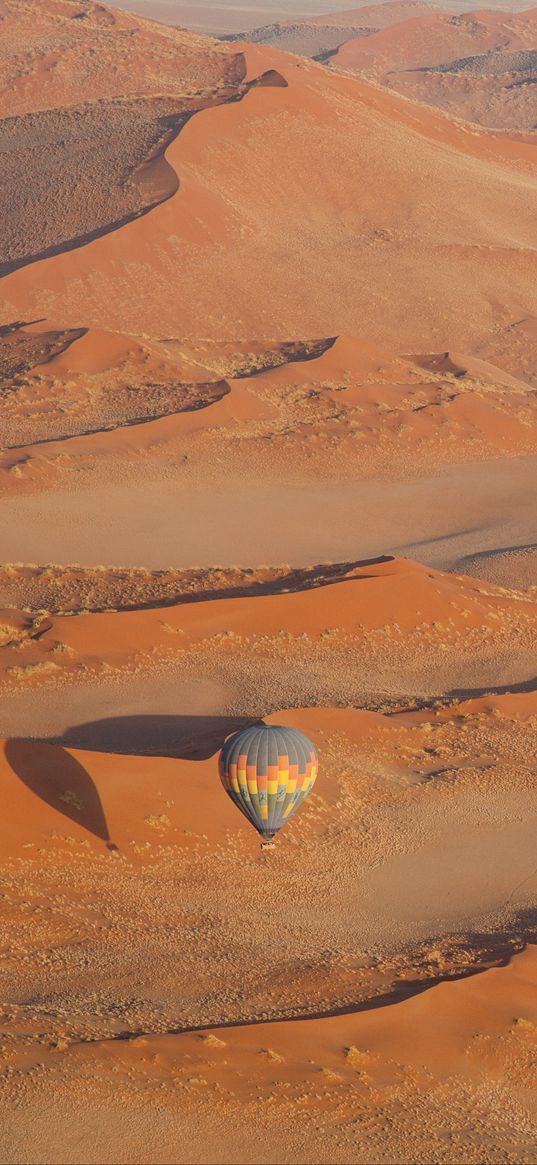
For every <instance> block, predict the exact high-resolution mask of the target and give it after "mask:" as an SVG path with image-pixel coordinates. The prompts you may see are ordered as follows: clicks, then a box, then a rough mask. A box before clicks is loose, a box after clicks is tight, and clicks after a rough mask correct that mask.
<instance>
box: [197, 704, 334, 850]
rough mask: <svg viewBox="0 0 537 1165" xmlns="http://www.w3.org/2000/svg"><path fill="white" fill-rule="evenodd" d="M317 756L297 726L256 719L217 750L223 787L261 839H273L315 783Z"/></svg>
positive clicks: (309, 741)
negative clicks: (260, 722)
mask: <svg viewBox="0 0 537 1165" xmlns="http://www.w3.org/2000/svg"><path fill="white" fill-rule="evenodd" d="M317 765H318V757H317V753H316V751H315V749H314V747H313V745H312V743H311V740H308V738H307V736H304V734H303V733H302V732H298V731H297V729H296V728H284V727H281V726H280V725H275V724H274V725H273V724H257V725H255V726H254V727H253V728H241V729H240V730H239V732H234V733H233V735H232V736H229V737H228V739H227V740H226V742H225V744H224V747H223V749H222V752H221V753H220V761H219V768H220V778H221V780H222V784H223V786H224V788H225V790H226V792H227V793H228V794H229V796H230V797H231V800H232V801H234V803H235V805H237V807H238V808H239V809H240V810H241V812H242V813H244V815H245V817H247V818H248V820H249V821H250V822H251V823H252V825H253V826H254V828H255V829H257V831H258V833H260V834H261V836H262V837H263V838H267V839H268V838H272V837H274V834H275V833H277V832H278V830H279V829H281V827H282V825H285V822H286V821H289V820H290V818H291V817H292V816H293V813H295V812H296V810H297V809H298V808H299V806H300V805H301V804H302V802H303V801H305V799H306V797H307V796H308V794H309V793H311V790H312V788H313V786H314V784H315V779H316V777H317Z"/></svg>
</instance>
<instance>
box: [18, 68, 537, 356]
mask: <svg viewBox="0 0 537 1165" xmlns="http://www.w3.org/2000/svg"><path fill="white" fill-rule="evenodd" d="M245 51H246V55H247V56H248V60H249V69H250V73H249V77H251V78H254V79H255V78H259V77H261V76H262V75H263V74H266V73H267V71H270V70H271V69H272V70H276V72H278V73H279V74H280V76H281V77H283V78H284V79H285V81H286V87H285V88H283V87H281V86H279V87H274V83H271V84H270V85H269V86H256V87H254V88H252V89H251V90H250V92H249V93H248V94H247V96H246V97H245V98H244V99H243V101H241V102H240V103H238V104H233V105H228V106H224V107H222V106H221V107H220V108H217V109H211V110H207V111H205V112H203V113H200V114H197V115H196V116H194V117H193V118H191V120H190V121H189V123H188V125H187V126H186V127H185V129H184V130H183V131H182V133H181V134H180V136H179V138H178V139H177V140H176V141H175V142H174V143H172V145H171V146H170V147H169V149H168V152H167V159H168V162H169V163H170V165H171V166H172V167H173V169H174V170H175V172H176V173H177V175H178V178H179V182H180V186H179V189H178V191H177V193H176V194H175V195H174V196H173V197H172V198H170V199H168V201H167V202H166V203H164V204H163V205H162V206H160V207H157V208H156V210H154V211H152V212H151V213H150V214H148V215H146V216H145V217H144V218H143V219H139V220H138V221H136V222H132V223H130V224H128V225H127V226H125V227H123V228H122V229H121V230H118V231H115V232H114V233H113V234H112V235H108V236H106V237H105V238H102V239H97V240H95V241H94V242H92V243H90V244H89V245H88V246H86V247H83V248H81V249H80V250H79V251H77V252H76V254H75V253H69V254H64V255H58V256H56V257H54V258H51V259H49V260H46V261H44V263H43V264H41V263H37V264H34V265H33V266H32V268H31V269H28V270H23V271H19V272H15V273H13V274H11V275H9V276H7V277H6V278H5V279H4V280H3V282H2V286H1V292H0V294H1V300H2V308H3V312H4V313H5V315H6V316H7V317H8V318H10V319H20V318H28V312H31V316H30V318H38V317H40V316H43V315H47V316H48V317H49V318H55V319H57V320H60V321H61V322H62V326H79V325H80V321H81V320H82V319H83V320H84V322H85V324H86V325H89V326H95V327H101V328H102V327H111V328H112V329H116V330H118V331H127V332H130V333H131V334H139V333H140V332H141V331H142V332H146V333H149V334H153V335H155V334H160V335H162V331H163V329H165V330H166V332H167V333H168V334H169V335H171V336H174V335H175V336H178V335H181V334H182V335H190V336H195V335H196V334H198V335H199V333H200V331H201V325H200V320H203V333H204V335H211V336H212V337H213V338H215V339H229V338H238V339H240V338H246V337H247V336H252V335H257V336H261V335H265V336H274V337H278V336H279V337H280V338H282V339H289V338H290V337H298V336H308V335H310V336H312V335H326V334H327V333H328V334H330V333H332V334H334V335H335V334H338V333H340V332H342V331H347V332H348V333H349V334H352V332H353V331H354V330H355V324H356V319H357V318H359V319H360V330H361V331H362V332H363V333H365V334H366V335H368V336H369V337H370V338H371V339H374V340H377V341H380V342H383V343H386V344H387V345H388V346H390V345H392V346H395V347H396V349H399V350H401V347H403V348H404V349H406V350H408V351H412V350H414V351H420V350H421V351H423V350H424V348H425V350H427V348H429V350H431V351H435V350H441V349H443V348H448V347H450V346H451V347H452V346H454V345H456V347H458V348H460V347H461V345H462V346H463V347H468V346H469V350H470V351H471V350H472V346H473V345H475V344H476V342H477V341H479V340H483V338H484V336H485V334H486V333H487V332H488V331H489V330H490V327H491V325H492V324H493V323H495V324H500V325H502V323H503V324H507V323H508V322H509V321H511V320H513V319H514V318H515V316H516V317H519V316H520V314H521V312H523V313H526V315H528V316H533V315H534V314H535V313H536V308H537V299H536V291H535V288H536V286H537V280H536V279H535V254H534V248H533V242H534V220H535V208H536V206H537V183H536V177H535V159H534V145H533V143H531V142H529V141H528V142H526V141H524V140H511V139H509V138H508V137H501V136H498V135H495V136H491V135H487V134H481V135H479V134H474V133H473V134H469V133H468V132H467V131H466V130H465V129H464V128H463V127H462V126H457V125H453V124H452V123H450V122H449V121H448V120H447V119H445V118H443V117H441V116H440V115H437V114H434V113H432V112H430V111H427V110H425V109H424V108H422V107H418V106H412V105H409V104H408V103H407V102H403V101H401V100H400V99H399V98H397V97H396V96H391V95H389V94H385V93H383V92H381V91H380V90H379V89H377V88H375V87H372V86H370V85H368V84H367V83H365V82H363V81H360V80H353V79H349V78H346V77H339V76H337V75H336V74H327V73H326V71H325V70H323V69H322V67H321V66H317V65H314V64H309V63H301V62H298V61H296V59H295V58H292V57H287V56H285V55H283V54H278V53H276V52H275V51H274V50H268V49H260V48H259V47H257V48H254V47H252V48H250V49H247V50H245ZM349 143H350V145H349ZM245 167H246V170H247V172H248V182H247V183H245V181H244V173H245ZM366 173H367V183H366V182H364V181H363V178H362V176H363V175H364V174H366ZM417 173H419V174H420V181H419V183H418V184H417V185H416V181H415V176H416V174H417ZM269 174H272V175H275V174H279V175H280V176H281V177H280V178H278V179H273V180H272V181H268V180H267V175H269ZM386 192H389V195H388V197H386ZM284 207H285V210H284ZM334 209H336V210H337V214H334ZM282 252H285V254H286V262H285V264H282V263H281V262H280V260H279V258H278V256H280V255H281V254H282ZM112 284H113V286H114V288H115V295H114V297H113V298H112V299H111V297H110V294H109V289H110V286H111V285H112ZM141 286H143V287H144V294H143V296H142V295H141V294H140V287H141ZM312 286H313V287H315V295H314V296H312V295H311V294H310V292H311V287H312ZM45 288H46V290H45ZM224 305H225V306H224ZM439 305H440V306H439ZM468 305H470V307H468ZM23 308H24V310H23Z"/></svg>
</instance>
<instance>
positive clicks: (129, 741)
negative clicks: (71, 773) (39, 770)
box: [48, 714, 262, 760]
mask: <svg viewBox="0 0 537 1165" xmlns="http://www.w3.org/2000/svg"><path fill="white" fill-rule="evenodd" d="M260 723H262V721H260V719H259V717H258V716H254V717H252V716H250V717H247V716H164V715H157V714H155V715H143V716H110V717H109V718H108V719H103V720H90V721H88V723H87V724H77V725H75V726H73V727H72V728H68V729H67V730H66V731H65V732H64V733H62V735H61V736H56V737H50V738H49V740H48V743H49V744H60V745H65V746H66V747H67V748H85V749H88V750H90V751H91V750H92V749H93V750H96V751H99V752H119V753H125V754H131V755H135V756H170V757H175V758H176V759H177V760H208V759H209V757H211V756H213V755H214V753H215V752H218V750H219V749H220V748H221V747H222V745H223V743H224V740H225V739H226V736H229V734H230V733H231V732H235V731H236V730H237V729H238V728H249V727H250V726H251V725H253V724H260Z"/></svg>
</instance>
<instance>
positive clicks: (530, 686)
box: [447, 676, 537, 700]
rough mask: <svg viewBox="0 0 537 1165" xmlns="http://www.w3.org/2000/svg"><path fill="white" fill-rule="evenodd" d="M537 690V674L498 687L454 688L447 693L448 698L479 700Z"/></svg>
mask: <svg viewBox="0 0 537 1165" xmlns="http://www.w3.org/2000/svg"><path fill="white" fill-rule="evenodd" d="M536 690H537V676H533V677H532V679H531V680H521V681H520V682H519V683H517V684H515V683H513V684H500V685H499V686H498V687H491V685H490V684H489V686H488V688H453V689H452V690H451V691H450V692H448V693H447V699H448V700H453V699H457V700H478V699H481V697H482V696H515V695H517V694H520V693H522V692H535V691H536Z"/></svg>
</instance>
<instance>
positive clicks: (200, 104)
mask: <svg viewBox="0 0 537 1165" xmlns="http://www.w3.org/2000/svg"><path fill="white" fill-rule="evenodd" d="M238 55H239V56H240V57H242V56H243V54H242V53H241V54H238ZM243 75H244V74H243ZM287 84H288V83H287V81H286V80H285V77H283V76H282V75H281V73H278V72H277V70H276V69H268V70H267V71H266V72H264V73H262V74H261V75H260V76H259V77H255V78H254V80H252V81H246V82H242V83H241V82H238V83H237V84H236V86H235V87H234V88H227V89H223V90H221V91H217V92H216V93H213V94H211V95H209V96H205V97H201V98H190V99H188V98H186V99H185V106H186V108H185V109H183V110H179V111H178V112H177V113H174V114H168V115H166V116H163V117H161V118H159V121H160V123H161V125H162V127H163V137H162V140H161V142H160V143H159V144H158V146H157V147H156V148H155V149H154V151H153V152H152V154H151V155H150V157H149V158H147V159H146V161H145V163H142V166H140V167H138V168H137V170H138V172H140V171H141V170H142V169H143V168H144V167H146V168H147V167H149V166H150V165H151V164H153V165H154V166H158V167H159V168H160V175H161V182H162V175H163V174H164V173H165V174H166V177H167V183H166V188H165V189H162V190H161V191H159V193H158V194H157V196H156V197H155V198H152V199H151V198H150V199H149V201H148V203H147V205H145V206H141V207H139V208H137V209H134V210H132V211H131V212H130V213H127V214H124V215H122V216H121V217H120V218H117V219H114V220H113V221H112V222H108V223H104V224H103V225H102V226H98V227H95V228H94V229H93V230H89V231H86V232H85V233H83V234H80V235H76V236H75V237H74V238H67V239H62V240H61V241H60V242H57V243H54V244H52V245H51V246H49V247H45V248H43V249H42V250H40V251H36V252H35V253H34V254H29V255H22V256H20V257H18V258H16V259H7V260H4V261H3V262H1V263H0V279H3V278H5V277H6V276H7V275H10V274H11V273H12V272H13V271H19V270H20V269H21V268H23V267H29V266H30V265H31V264H33V263H40V262H43V260H45V259H52V258H54V257H55V256H57V255H64V254H66V253H67V252H69V251H76V250H79V249H80V248H81V247H86V246H87V245H88V244H89V243H93V242H95V240H96V239H102V238H104V237H105V236H106V235H109V234H114V233H115V232H116V231H119V230H121V228H122V227H125V226H127V225H128V223H131V222H134V221H135V220H136V219H139V218H144V217H145V216H146V215H148V214H151V212H152V211H153V210H156V208H157V207H158V206H161V204H162V203H163V202H167V201H168V199H170V198H172V197H173V195H174V194H176V193H177V191H178V190H179V187H180V178H179V175H178V174H177V173H176V171H175V170H174V168H173V166H171V165H170V163H169V162H168V161H167V159H166V151H167V149H168V147H169V146H170V145H171V144H172V142H174V141H175V139H176V138H178V137H179V134H180V133H181V131H182V130H183V129H184V128H185V126H186V125H187V124H188V122H189V121H190V120H191V118H193V117H195V116H196V114H197V113H203V112H205V111H207V110H208V109H215V108H217V107H218V106H220V105H234V104H236V103H238V102H239V101H242V100H243V98H244V97H246V95H247V94H248V93H249V92H250V90H251V89H254V88H259V87H268V88H287ZM134 174H136V171H135V172H134Z"/></svg>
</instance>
